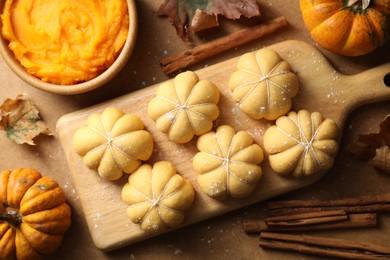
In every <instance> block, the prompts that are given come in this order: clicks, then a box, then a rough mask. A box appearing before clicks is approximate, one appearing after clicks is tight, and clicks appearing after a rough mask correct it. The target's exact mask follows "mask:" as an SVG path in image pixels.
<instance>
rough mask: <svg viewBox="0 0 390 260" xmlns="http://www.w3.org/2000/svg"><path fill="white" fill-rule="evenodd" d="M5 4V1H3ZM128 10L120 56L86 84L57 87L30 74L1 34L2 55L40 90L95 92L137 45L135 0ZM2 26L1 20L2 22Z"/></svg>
mask: <svg viewBox="0 0 390 260" xmlns="http://www.w3.org/2000/svg"><path fill="white" fill-rule="evenodd" d="M2 2H3V1H2ZM126 2H127V9H128V12H129V19H130V22H129V31H128V35H127V38H126V42H125V45H124V46H123V48H122V50H121V52H120V54H119V55H118V57H117V58H116V59H115V61H114V63H113V64H111V66H110V67H109V68H108V69H106V70H105V71H104V72H102V73H101V74H100V75H98V76H97V77H95V78H93V79H90V80H88V81H86V82H82V83H78V84H73V85H57V84H52V83H48V82H44V81H42V80H40V79H39V78H36V77H34V76H33V75H31V74H29V73H28V72H27V71H26V70H25V68H24V67H23V66H22V65H21V64H20V63H19V61H18V60H16V59H15V57H14V54H13V52H12V51H11V50H10V49H9V47H8V41H7V40H5V39H4V38H3V36H2V34H1V33H0V54H1V56H2V57H3V59H4V61H5V63H6V64H7V65H8V67H9V68H10V69H11V70H12V71H13V72H14V73H15V74H16V75H17V76H18V77H19V78H21V79H22V80H23V81H24V82H26V83H27V84H29V85H31V86H32V87H35V88H37V89H40V90H44V91H47V92H51V93H55V94H61V95H74V94H81V93H85V92H88V91H91V90H94V89H96V88H98V87H101V86H102V85H104V84H106V83H108V82H109V81H110V80H111V79H113V78H114V77H115V76H116V75H117V74H118V73H119V72H120V71H121V70H122V69H123V67H124V66H125V65H126V64H127V62H128V60H129V58H130V56H131V54H132V52H133V50H134V46H135V43H136V37H137V27H138V17H137V8H136V4H135V0H126ZM3 6H4V2H3V3H2V4H0V8H1V12H2V9H3ZM0 25H1V20H0Z"/></svg>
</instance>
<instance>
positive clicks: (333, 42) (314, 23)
mask: <svg viewBox="0 0 390 260" xmlns="http://www.w3.org/2000/svg"><path fill="white" fill-rule="evenodd" d="M300 8H301V12H302V18H303V21H304V22H305V25H306V27H307V29H308V30H309V32H310V34H311V37H312V38H313V40H314V41H315V42H317V43H318V44H319V45H320V46H321V47H323V48H325V49H327V50H329V51H332V52H335V53H339V54H341V55H345V56H360V55H364V54H368V53H370V52H373V51H374V50H375V49H376V48H378V47H379V46H381V45H383V44H384V43H385V42H386V41H387V40H388V38H389V35H390V0H371V1H368V0H300Z"/></svg>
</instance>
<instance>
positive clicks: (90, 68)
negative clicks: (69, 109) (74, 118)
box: [0, 0, 137, 95]
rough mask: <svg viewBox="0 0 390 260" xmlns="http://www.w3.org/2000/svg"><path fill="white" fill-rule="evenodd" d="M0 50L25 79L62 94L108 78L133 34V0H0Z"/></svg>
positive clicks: (127, 51)
mask: <svg viewBox="0 0 390 260" xmlns="http://www.w3.org/2000/svg"><path fill="white" fill-rule="evenodd" d="M1 2H2V3H1V6H0V7H1V10H2V11H1V19H0V22H1V37H0V53H1V55H2V56H3V59H4V61H5V62H6V64H7V65H8V66H9V67H10V69H11V70H12V71H13V72H14V73H15V74H16V75H18V76H19V77H20V78H21V79H22V80H24V81H25V82H26V83H28V84H29V85H31V86H33V87H36V88H38V89H41V90H44V91H48V92H52V93H57V94H64V95H72V94H79V93H84V92H88V91H91V90H93V89H96V88H98V87H100V86H102V85H104V84H106V83H108V82H109V81H110V80H111V79H112V78H113V77H115V76H116V75H117V74H118V73H119V72H120V71H121V69H122V68H123V67H124V66H125V65H126V63H127V62H128V60H129V58H130V56H131V53H132V51H133V48H134V45H135V41H136V34H137V13H136V6H135V2H134V0H115V1H112V0H83V1H74V0H50V1H47V0H5V1H1Z"/></svg>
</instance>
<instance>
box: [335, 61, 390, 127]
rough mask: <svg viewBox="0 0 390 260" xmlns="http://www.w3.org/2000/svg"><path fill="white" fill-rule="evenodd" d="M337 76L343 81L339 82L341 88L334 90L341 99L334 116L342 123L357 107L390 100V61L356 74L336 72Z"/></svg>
mask: <svg viewBox="0 0 390 260" xmlns="http://www.w3.org/2000/svg"><path fill="white" fill-rule="evenodd" d="M335 77H336V78H337V79H338V80H340V81H342V84H338V86H339V87H340V89H338V90H334V92H335V93H336V94H335V96H336V97H337V99H338V101H339V104H338V107H339V110H338V111H334V112H335V114H334V115H333V116H334V117H335V118H336V119H337V120H336V121H338V123H340V125H342V124H343V123H344V122H345V120H346V118H347V116H348V115H349V114H350V113H351V112H352V111H353V110H355V109H356V108H358V107H361V106H363V105H366V104H370V103H375V102H381V101H386V100H390V82H389V81H390V63H386V64H383V65H380V66H377V67H374V68H371V69H368V70H366V71H363V72H361V73H358V74H355V75H344V74H341V73H336V74H335ZM340 103H341V104H340ZM329 105H331V104H329Z"/></svg>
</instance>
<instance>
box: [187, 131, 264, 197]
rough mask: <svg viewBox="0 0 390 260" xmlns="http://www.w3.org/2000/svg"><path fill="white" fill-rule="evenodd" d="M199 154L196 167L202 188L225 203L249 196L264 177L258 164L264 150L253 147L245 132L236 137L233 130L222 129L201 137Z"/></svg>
mask: <svg viewBox="0 0 390 260" xmlns="http://www.w3.org/2000/svg"><path fill="white" fill-rule="evenodd" d="M197 147H198V150H199V151H200V152H198V153H197V154H196V155H195V157H194V160H193V167H194V169H195V171H196V172H197V173H198V174H199V175H198V182H199V186H200V188H201V189H202V191H203V192H204V193H206V194H207V195H208V196H210V197H212V198H215V199H218V200H223V199H226V198H227V197H228V196H229V195H230V196H231V197H233V198H243V197H246V196H248V195H249V194H250V193H251V192H252V191H253V190H254V189H255V186H256V183H257V182H258V181H259V179H260V178H261V175H262V170H261V168H260V166H259V164H260V163H261V162H262V161H263V150H262V149H261V147H260V146H259V145H258V144H255V143H253V137H252V136H251V135H250V134H248V133H247V132H245V131H239V132H238V133H235V131H234V129H233V128H232V127H231V126H228V125H223V126H220V127H218V128H217V130H216V132H213V131H212V132H209V133H207V134H204V135H202V136H201V137H199V139H198V143H197Z"/></svg>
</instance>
